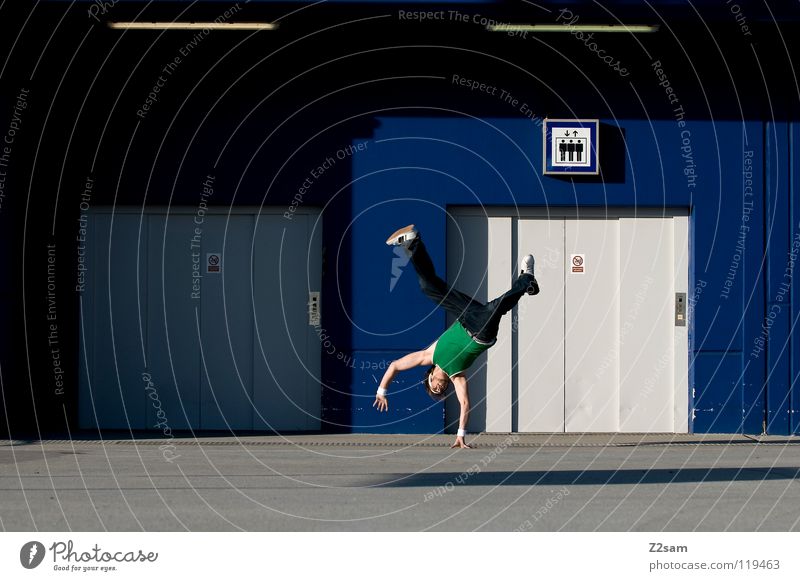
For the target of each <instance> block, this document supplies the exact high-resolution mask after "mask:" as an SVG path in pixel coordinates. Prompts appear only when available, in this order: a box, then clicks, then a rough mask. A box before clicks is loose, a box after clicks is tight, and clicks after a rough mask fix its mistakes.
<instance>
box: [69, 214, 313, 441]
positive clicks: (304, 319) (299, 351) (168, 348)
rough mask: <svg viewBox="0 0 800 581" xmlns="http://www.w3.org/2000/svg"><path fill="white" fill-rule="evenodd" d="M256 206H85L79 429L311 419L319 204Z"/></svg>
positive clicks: (262, 424) (235, 425) (303, 426)
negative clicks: (217, 261) (306, 207)
mask: <svg viewBox="0 0 800 581" xmlns="http://www.w3.org/2000/svg"><path fill="white" fill-rule="evenodd" d="M257 212H258V210H253V211H252V213H248V212H247V210H244V209H243V210H241V211H237V212H235V213H231V214H230V215H228V214H227V213H226V214H221V213H215V212H213V211H211V212H208V213H206V214H205V216H203V217H202V221H201V223H200V224H199V225H198V223H197V222H196V221H195V220H196V215H195V213H194V212H192V211H190V210H188V209H178V210H175V209H172V210H170V212H169V214H168V213H167V212H166V211H159V210H155V211H151V212H148V213H147V214H145V215H141V213H139V212H135V213H134V212H126V211H124V210H123V211H116V212H114V213H113V214H112V213H111V212H110V210H97V211H95V212H94V213H93V214H92V215H91V218H90V224H89V233H90V247H89V249H88V275H87V285H86V289H85V292H84V294H83V295H82V297H81V322H82V329H83V333H84V336H83V338H82V341H81V359H80V362H81V366H80V369H81V373H80V392H79V394H80V395H79V409H80V413H79V421H80V426H81V427H82V428H96V427H100V428H110V429H114V428H115V429H129V428H130V429H164V427H168V428H169V429H170V430H173V431H174V430H180V429H204V430H206V429H210V430H228V429H234V430H252V429H257V430H262V429H267V430H285V431H288V430H315V429H319V427H320V407H321V397H320V396H321V391H320V390H321V388H320V385H321V384H320V379H319V376H320V346H319V341H318V340H317V337H316V333H315V332H314V328H313V327H311V326H309V324H308V307H307V304H306V303H307V301H308V293H309V291H318V290H319V289H320V283H321V279H320V277H321V242H320V241H321V236H320V230H319V228H318V227H317V228H315V224H317V221H316V217H317V215H316V214H314V213H302V212H298V213H296V214H295V215H294V217H293V219H292V220H286V219H285V218H283V217H282V215H280V214H277V213H275V214H270V213H269V212H264V211H261V213H257ZM198 231H199V234H198ZM209 254H219V255H220V256H221V268H220V270H219V271H218V272H208V271H207V269H206V263H207V259H208V255H209ZM194 266H197V267H199V270H198V271H196V274H200V276H201V278H199V280H198V278H197V277H196V276H193V272H194V270H193V267H194ZM196 284H199V287H193V285H196ZM159 423H160V424H161V426H160V427H157V425H158V424H159Z"/></svg>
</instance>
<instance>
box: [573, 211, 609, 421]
mask: <svg viewBox="0 0 800 581" xmlns="http://www.w3.org/2000/svg"><path fill="white" fill-rule="evenodd" d="M565 224H566V228H565V233H566V236H565V240H566V247H565V251H564V258H565V260H566V262H567V273H566V296H565V315H566V316H565V340H564V344H565V349H564V353H565V423H566V431H568V432H614V431H617V430H618V429H619V221H618V220H614V219H611V220H604V219H596V220H591V219H587V220H570V219H568V220H566V223H565ZM573 254H582V255H585V263H584V268H585V271H584V274H576V273H573V272H572V269H571V266H570V256H571V255H573Z"/></svg>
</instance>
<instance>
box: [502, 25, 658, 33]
mask: <svg viewBox="0 0 800 581" xmlns="http://www.w3.org/2000/svg"><path fill="white" fill-rule="evenodd" d="M486 28H487V29H488V30H491V31H492V32H574V31H578V30H579V31H581V32H627V33H641V32H645V33H646V32H657V31H658V29H659V25H658V24H652V25H651V24H627V25H626V24H574V25H568V24H566V23H565V24H490V25H489V26H487V27H486Z"/></svg>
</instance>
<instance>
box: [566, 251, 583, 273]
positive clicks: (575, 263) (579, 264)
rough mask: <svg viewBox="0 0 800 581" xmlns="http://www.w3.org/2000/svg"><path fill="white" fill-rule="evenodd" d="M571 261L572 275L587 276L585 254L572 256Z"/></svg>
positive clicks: (570, 256)
mask: <svg viewBox="0 0 800 581" xmlns="http://www.w3.org/2000/svg"><path fill="white" fill-rule="evenodd" d="M569 261H570V267H571V268H572V274H585V268H586V255H585V254H570V255H569Z"/></svg>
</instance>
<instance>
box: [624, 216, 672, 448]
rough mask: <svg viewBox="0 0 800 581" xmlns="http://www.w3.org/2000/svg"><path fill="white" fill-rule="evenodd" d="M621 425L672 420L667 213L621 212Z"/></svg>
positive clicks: (665, 424) (666, 428)
mask: <svg viewBox="0 0 800 581" xmlns="http://www.w3.org/2000/svg"><path fill="white" fill-rule="evenodd" d="M619 225H620V232H619V236H620V244H619V247H620V258H619V261H620V281H619V291H620V321H619V326H620V335H619V342H620V396H619V397H620V427H619V429H620V430H621V431H623V432H671V431H672V429H673V425H674V417H673V414H674V411H675V410H674V399H675V393H674V384H675V378H674V377H673V372H674V369H673V360H674V357H675V354H674V340H673V328H674V327H675V325H674V297H675V285H674V282H673V281H674V276H673V268H674V265H675V260H674V257H673V250H674V240H673V227H672V218H620V220H619Z"/></svg>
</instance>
